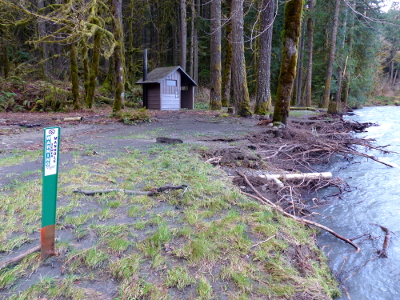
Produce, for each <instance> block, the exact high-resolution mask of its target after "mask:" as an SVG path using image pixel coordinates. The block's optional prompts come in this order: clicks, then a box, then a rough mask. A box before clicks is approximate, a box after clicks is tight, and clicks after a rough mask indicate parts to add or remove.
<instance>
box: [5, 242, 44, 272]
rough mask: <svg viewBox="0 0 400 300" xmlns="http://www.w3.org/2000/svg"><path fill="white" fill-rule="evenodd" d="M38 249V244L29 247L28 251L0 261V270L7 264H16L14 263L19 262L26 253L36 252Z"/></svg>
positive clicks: (7, 265)
mask: <svg viewBox="0 0 400 300" xmlns="http://www.w3.org/2000/svg"><path fill="white" fill-rule="evenodd" d="M38 251H40V245H39V246H36V247H33V248H31V249H29V250H28V251H26V252H24V253H22V254H20V255H18V256H16V257H14V258H12V259H10V260H6V261H5V262H2V263H0V270H3V269H5V268H7V267H9V266H12V265H14V264H16V263H19V262H20V261H21V260H23V259H24V258H25V257H27V256H28V255H30V254H32V253H35V252H38Z"/></svg>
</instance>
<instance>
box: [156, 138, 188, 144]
mask: <svg viewBox="0 0 400 300" xmlns="http://www.w3.org/2000/svg"><path fill="white" fill-rule="evenodd" d="M156 142H157V143H160V144H182V143H183V141H182V140H181V139H173V138H167V137H158V138H156Z"/></svg>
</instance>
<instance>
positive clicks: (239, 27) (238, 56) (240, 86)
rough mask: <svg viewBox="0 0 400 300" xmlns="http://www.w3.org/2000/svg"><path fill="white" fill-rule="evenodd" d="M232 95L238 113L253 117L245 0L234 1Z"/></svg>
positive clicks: (232, 18)
mask: <svg viewBox="0 0 400 300" xmlns="http://www.w3.org/2000/svg"><path fill="white" fill-rule="evenodd" d="M231 21H232V94H233V101H234V103H235V110H236V113H237V114H238V115H240V116H242V117H246V116H249V115H251V114H252V113H251V110H250V96H249V90H248V87H247V77H246V61H245V58H244V38H243V0H232V17H231Z"/></svg>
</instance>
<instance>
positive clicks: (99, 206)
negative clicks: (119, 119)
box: [0, 145, 339, 300]
mask: <svg viewBox="0 0 400 300" xmlns="http://www.w3.org/2000/svg"><path fill="white" fill-rule="evenodd" d="M59 176H60V177H59V179H60V184H59V203H58V218H57V222H58V223H57V232H58V233H60V236H61V240H60V241H57V243H56V249H57V251H58V252H59V256H57V257H54V258H51V260H50V262H49V264H51V263H53V262H58V264H60V265H62V267H61V269H60V270H62V272H63V274H62V276H61V274H59V276H60V277H54V278H52V279H47V278H45V277H41V272H42V271H44V270H45V269H46V268H45V267H44V265H43V264H46V262H44V263H42V264H40V263H38V260H37V258H38V256H37V254H36V256H35V257H34V256H33V257H31V258H29V259H28V260H26V261H24V262H23V263H20V264H18V265H15V266H13V267H10V268H8V269H6V270H3V271H1V272H0V289H2V291H4V292H7V293H8V292H10V293H11V291H13V289H15V290H14V292H15V295H14V296H12V297H11V298H10V299H39V298H47V299H59V298H60V299H61V298H62V297H64V298H68V299H83V297H84V296H85V294H87V293H89V294H90V289H89V290H88V289H87V288H86V287H88V286H91V287H92V288H94V289H96V284H97V286H98V285H99V284H100V285H101V284H103V283H104V284H107V283H108V282H112V286H114V287H115V290H114V291H113V292H115V293H117V294H119V296H117V299H121V300H122V299H150V300H151V299H154V300H156V299H157V300H158V299H174V297H173V296H171V295H173V294H174V295H177V293H186V292H188V293H189V292H190V293H191V294H190V295H191V297H192V298H193V299H214V298H218V297H219V296H220V295H224V297H226V298H232V299H251V298H252V297H253V298H258V299H265V298H267V297H269V298H271V299H279V297H281V298H285V299H296V295H298V294H301V293H306V292H307V293H309V294H310V295H312V296H313V297H314V298H315V299H318V297H319V298H323V296H322V295H324V294H326V295H330V296H331V297H333V296H335V295H337V294H338V293H339V290H338V289H337V287H336V283H335V281H334V280H333V278H332V275H331V274H330V271H329V269H328V267H327V265H326V261H325V260H324V258H323V256H322V254H321V252H320V251H319V250H318V249H317V247H316V246H315V243H314V241H313V238H312V236H313V234H314V232H313V231H311V230H308V229H306V228H304V226H301V225H299V224H298V223H296V222H294V221H293V220H291V219H288V218H285V217H282V216H280V215H277V214H276V213H274V212H272V211H271V210H270V209H268V208H267V207H265V206H261V205H260V204H259V203H257V202H254V201H253V200H250V199H247V198H246V197H245V196H243V195H242V194H240V192H239V190H238V189H237V188H236V187H235V186H233V184H232V183H231V182H230V180H229V179H227V178H226V176H225V175H224V174H223V173H222V171H221V170H220V169H218V168H214V167H212V166H211V165H209V164H206V163H204V162H202V161H201V160H200V159H199V158H198V157H197V156H196V154H193V152H192V149H191V148H190V145H175V146H168V145H157V146H156V147H154V148H152V149H150V150H149V151H147V152H146V153H141V152H138V151H137V150H132V151H131V150H130V151H123V153H121V154H120V155H118V156H117V157H115V158H108V159H104V157H103V159H102V160H99V161H98V162H97V163H96V164H94V165H92V166H85V165H79V164H78V165H76V166H75V167H73V168H71V169H70V170H68V171H66V172H62V173H60V174H59ZM166 184H173V185H181V184H186V185H188V187H189V189H188V190H187V191H186V192H185V193H182V191H181V190H178V191H171V192H169V193H162V194H158V195H156V196H154V197H148V196H130V195H125V194H123V193H110V194H103V195H95V196H85V195H81V194H76V193H73V190H75V189H78V188H81V189H93V190H94V189H96V190H97V189H106V188H124V189H130V190H150V189H152V188H155V187H160V186H162V185H166ZM40 215H41V188H40V180H25V181H16V182H14V183H13V184H11V185H9V186H8V187H6V188H4V193H3V194H2V201H0V245H1V246H0V247H1V248H0V251H2V252H4V253H10V251H16V250H18V249H19V248H20V247H21V245H24V244H26V243H28V242H32V244H33V243H37V242H38V240H34V239H36V238H37V236H38V233H37V231H38V229H39V228H40V219H41V218H40ZM61 233H62V234H61ZM65 234H67V235H68V236H70V237H69V240H68V241H64V240H62V238H63V236H65ZM271 236H274V238H272V239H270V240H269V241H268V242H265V243H260V244H259V245H257V246H256V247H252V246H253V245H255V244H257V243H259V242H261V241H265V240H266V239H267V238H269V237H271ZM299 244H301V245H305V246H307V247H309V251H310V253H312V255H310V257H313V259H311V258H309V261H307V262H306V263H307V265H308V266H309V268H308V272H309V273H307V274H303V273H302V272H301V270H299V269H298V267H297V266H296V265H295V264H294V263H292V262H294V261H295V257H293V253H292V252H293V251H289V250H290V249H292V248H293V247H295V246H296V245H299ZM1 254H2V253H0V255H1ZM33 271H35V273H33V274H34V275H32V276H34V277H35V276H36V277H35V278H36V279H35V280H34V279H32V282H33V283H32V285H31V286H29V287H26V288H24V290H20V289H19V284H20V283H21V282H23V280H24V279H25V278H26V276H28V275H29V274H32V272H33ZM55 272H56V273H57V272H59V271H58V269H57V270H55ZM94 282H95V283H96V284H94ZM82 286H85V288H83V287H82ZM104 298H106V297H104ZM93 299H96V298H93ZM98 299H101V296H100V298H98Z"/></svg>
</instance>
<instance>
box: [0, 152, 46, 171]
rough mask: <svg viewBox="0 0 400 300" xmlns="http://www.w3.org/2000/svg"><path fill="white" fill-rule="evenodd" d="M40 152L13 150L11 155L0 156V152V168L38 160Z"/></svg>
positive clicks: (40, 155)
mask: <svg viewBox="0 0 400 300" xmlns="http://www.w3.org/2000/svg"><path fill="white" fill-rule="evenodd" d="M41 157H42V151H41V150H36V151H28V150H14V151H12V152H11V153H9V154H7V153H4V154H1V152H0V168H2V167H7V166H12V165H18V164H22V163H23V162H30V161H35V160H40V159H41Z"/></svg>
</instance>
